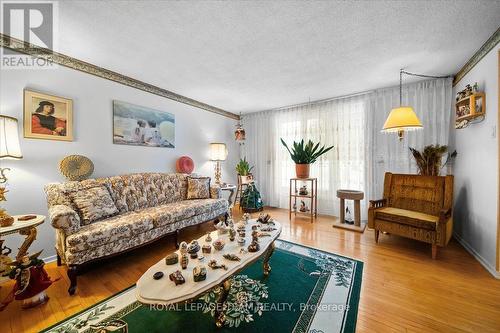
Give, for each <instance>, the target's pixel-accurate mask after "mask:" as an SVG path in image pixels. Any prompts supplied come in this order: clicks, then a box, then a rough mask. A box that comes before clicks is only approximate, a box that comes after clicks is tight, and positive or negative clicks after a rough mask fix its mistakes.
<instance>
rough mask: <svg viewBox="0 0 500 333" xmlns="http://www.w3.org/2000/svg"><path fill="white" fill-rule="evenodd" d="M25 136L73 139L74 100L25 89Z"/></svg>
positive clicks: (61, 139)
mask: <svg viewBox="0 0 500 333" xmlns="http://www.w3.org/2000/svg"><path fill="white" fill-rule="evenodd" d="M24 137H25V138H32V139H45V140H60V141H73V101H72V100H71V99H68V98H63V97H58V96H53V95H48V94H44V93H40V92H36V91H31V90H28V89H25V90H24Z"/></svg>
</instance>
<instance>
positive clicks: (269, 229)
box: [260, 225, 278, 231]
mask: <svg viewBox="0 0 500 333" xmlns="http://www.w3.org/2000/svg"><path fill="white" fill-rule="evenodd" d="M274 230H278V229H276V228H274V227H272V226H270V225H267V226H265V227H262V228H260V231H274Z"/></svg>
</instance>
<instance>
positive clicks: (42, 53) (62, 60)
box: [0, 33, 240, 120]
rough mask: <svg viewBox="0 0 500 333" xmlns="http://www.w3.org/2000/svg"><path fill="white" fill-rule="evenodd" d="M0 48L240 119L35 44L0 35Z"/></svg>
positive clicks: (190, 99) (229, 113)
mask: <svg viewBox="0 0 500 333" xmlns="http://www.w3.org/2000/svg"><path fill="white" fill-rule="evenodd" d="M0 47H4V48H7V49H11V50H13V51H16V52H19V53H23V54H27V55H30V56H34V57H37V58H42V59H45V60H47V61H49V62H52V63H55V64H58V65H61V66H64V67H68V68H71V69H74V70H77V71H80V72H83V73H86V74H90V75H94V76H97V77H100V78H103V79H106V80H110V81H114V82H116V83H119V84H123V85H125V86H129V87H132V88H135V89H139V90H142V91H145V92H148V93H150V94H154V95H158V96H161V97H165V98H168V99H171V100H174V101H176V102H179V103H184V104H187V105H191V106H194V107H196V108H199V109H203V110H205V111H209V112H213V113H216V114H219V115H221V116H224V117H228V118H231V119H236V120H238V119H240V116H238V115H237V114H234V113H232V112H229V111H226V110H223V109H220V108H217V107H215V106H211V105H208V104H205V103H202V102H199V101H197V100H195V99H192V98H189V97H185V96H182V95H179V94H176V93H174V92H172V91H170V90H166V89H163V88H160V87H157V86H155V85H152V84H149V83H146V82H143V81H140V80H137V79H134V78H131V77H129V76H126V75H123V74H120V73H117V72H114V71H111V70H109V69H106V68H102V67H99V66H97V65H94V64H91V63H88V62H85V61H82V60H79V59H76V58H73V57H70V56H68V55H65V54H62V53H58V52H55V51H53V50H51V49H48V48H44V47H40V46H37V45H35V44H31V43H29V42H26V41H23V40H20V39H17V38H14V37H11V36H9V35H6V34H3V33H0Z"/></svg>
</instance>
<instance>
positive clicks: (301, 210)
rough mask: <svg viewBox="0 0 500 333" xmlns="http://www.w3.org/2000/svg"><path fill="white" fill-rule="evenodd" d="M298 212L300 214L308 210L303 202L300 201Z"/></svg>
mask: <svg viewBox="0 0 500 333" xmlns="http://www.w3.org/2000/svg"><path fill="white" fill-rule="evenodd" d="M299 211H300V212H302V213H305V212H308V211H309V208H307V206H306V203H305V202H304V201H300V208H299Z"/></svg>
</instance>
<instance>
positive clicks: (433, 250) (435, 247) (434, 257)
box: [432, 244, 438, 259]
mask: <svg viewBox="0 0 500 333" xmlns="http://www.w3.org/2000/svg"><path fill="white" fill-rule="evenodd" d="M437 253H438V247H437V245H436V244H432V259H436V257H437Z"/></svg>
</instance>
